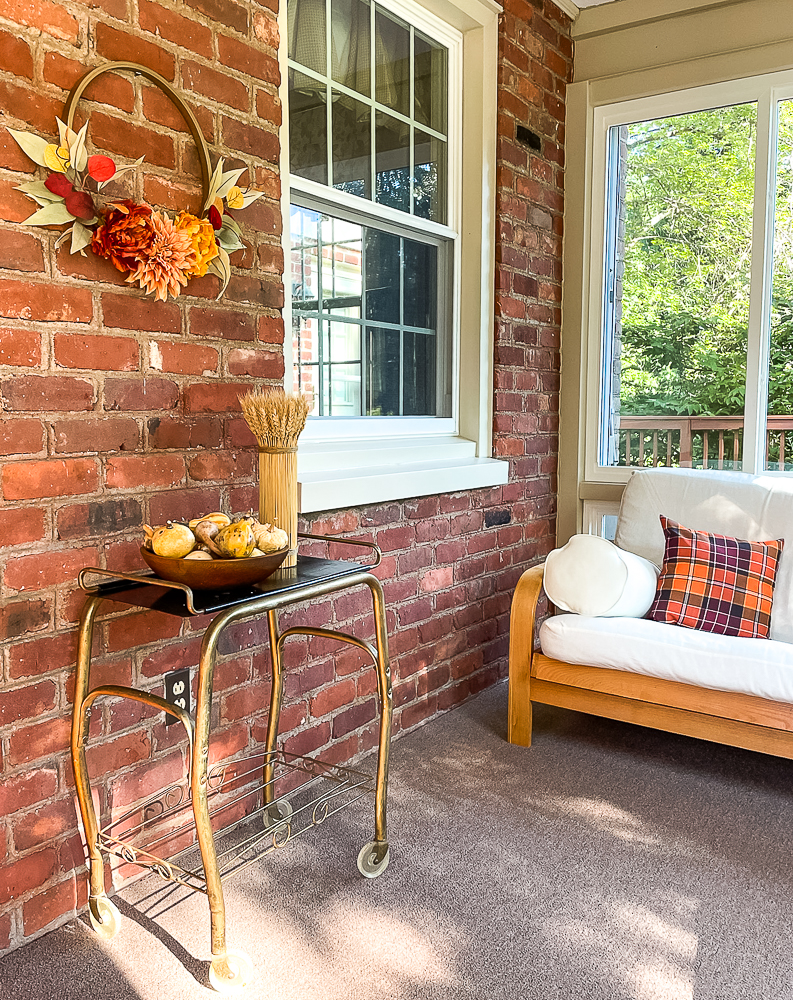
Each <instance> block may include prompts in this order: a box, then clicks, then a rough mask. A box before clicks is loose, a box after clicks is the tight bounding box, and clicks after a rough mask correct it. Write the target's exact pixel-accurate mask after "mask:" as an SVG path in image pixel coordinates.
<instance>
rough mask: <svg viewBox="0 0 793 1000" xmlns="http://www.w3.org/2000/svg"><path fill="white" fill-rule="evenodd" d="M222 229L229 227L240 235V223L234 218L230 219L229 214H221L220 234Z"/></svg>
mask: <svg viewBox="0 0 793 1000" xmlns="http://www.w3.org/2000/svg"><path fill="white" fill-rule="evenodd" d="M224 229H230V230H231V231H232V232H233V233H236V234H237V236H242V230H241V229H240V224H239V222H237V220H236V219H232V218H231V216H230V215H224V216H223V225H222V226H221V227H220V232H221V234H222V233H223V230H224Z"/></svg>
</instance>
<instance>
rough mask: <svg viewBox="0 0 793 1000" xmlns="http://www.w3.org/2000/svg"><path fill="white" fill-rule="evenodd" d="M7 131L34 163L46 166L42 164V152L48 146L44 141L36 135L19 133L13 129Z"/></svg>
mask: <svg viewBox="0 0 793 1000" xmlns="http://www.w3.org/2000/svg"><path fill="white" fill-rule="evenodd" d="M8 131H9V132H10V133H11V135H12V136H13V137H14V139H16V141H17V143H18V144H19V145H20V146H21V147H22V149H23V151H24V152H25V153H26V154H27V155H28V156H29V157H30V158H31V160H33V162H34V163H38V164H39V166H41V167H46V166H47V164H46V163H45V162H44V150H45V149H46V148H47V146H49V145H50V144H49V143H48V142H47V140H46V139H42V138H41V136H38V135H31V133H30V132H19V131H18V130H17V129H15V128H10V129H9V130H8Z"/></svg>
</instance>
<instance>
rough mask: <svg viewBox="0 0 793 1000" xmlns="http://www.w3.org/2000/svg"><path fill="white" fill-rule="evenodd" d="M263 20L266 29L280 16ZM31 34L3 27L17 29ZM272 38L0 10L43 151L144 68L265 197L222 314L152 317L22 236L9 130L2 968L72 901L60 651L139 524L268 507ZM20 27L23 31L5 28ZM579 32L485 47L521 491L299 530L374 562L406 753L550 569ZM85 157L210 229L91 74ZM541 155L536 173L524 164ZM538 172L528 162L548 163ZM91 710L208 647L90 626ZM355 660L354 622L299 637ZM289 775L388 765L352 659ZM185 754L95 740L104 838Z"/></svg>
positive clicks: (82, 7) (133, 87)
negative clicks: (357, 539) (83, 584)
mask: <svg viewBox="0 0 793 1000" xmlns="http://www.w3.org/2000/svg"><path fill="white" fill-rule="evenodd" d="M274 4H275V0H273V5H274ZM16 12H18V13H16ZM275 17H276V14H275V12H274V10H273V9H272V7H271V6H269V5H268V4H267V3H265V2H262V3H259V2H257V0H184V2H176V0H174V2H169V0H164V2H161V3H156V4H155V3H151V2H147V0H139V2H138V3H137V4H131V3H128V2H127V0H91V2H90V3H89V2H84V3H81V2H72V0H64V2H62V3H58V4H55V3H50V2H47V0H25V3H21V2H18V3H17V2H16V0H9V3H7V4H6V5H5V6H4V8H3V11H2V12H0V109H1V110H2V115H0V125H2V126H5V125H10V126H12V127H16V128H22V129H25V128H29V129H31V130H34V131H36V132H37V133H38V134H41V135H46V136H52V135H53V129H54V128H55V116H56V114H59V113H60V111H61V109H62V106H63V101H64V98H65V96H66V92H67V91H68V89H69V87H71V85H72V84H73V83H74V82H75V80H76V79H78V77H79V76H80V75H81V74H82V73H83V72H85V71H86V70H87V69H89V68H92V67H93V66H95V65H99V64H100V63H101V62H102V61H105V60H111V59H126V60H132V61H138V62H141V63H145V64H146V65H148V66H149V67H151V68H153V69H156V70H157V71H158V72H159V73H161V74H162V75H163V76H165V77H166V78H167V79H168V80H170V81H172V82H174V83H175V84H176V85H177V86H178V87H180V88H181V89H182V90H183V91H184V92H185V94H186V95H187V97H188V99H189V102H190V105H191V107H192V108H193V110H194V112H195V114H196V116H197V118H198V121H199V123H200V126H201V128H202V130H203V132H204V134H205V136H206V138H207V140H208V142H209V143H210V144H211V148H212V152H213V156H217V155H219V154H221V155H225V156H226V157H227V159H228V160H229V161H234V162H238V163H239V165H244V166H247V168H248V176H249V178H250V181H251V182H252V183H253V184H254V185H255V186H256V187H258V188H259V189H261V190H263V191H265V194H266V197H265V198H263V199H262V200H261V201H260V202H258V203H257V204H256V205H254V206H251V207H250V208H249V209H247V210H246V211H245V212H244V213H242V214H241V215H240V216H239V221H240V222H241V223H242V225H243V231H244V236H245V241H246V248H245V250H244V251H240V252H238V253H237V254H235V255H234V257H233V265H234V275H233V277H232V280H231V283H230V285H229V288H228V290H227V292H226V296H225V297H224V299H223V300H221V301H219V302H216V301H215V300H214V295H215V293H216V290H217V283H216V279H214V278H211V277H207V278H204V279H193V280H192V281H191V283H190V285H189V287H188V289H187V293H186V294H183V295H182V296H181V297H180V298H179V299H177V300H175V301H169V302H167V303H153V302H152V301H151V300H150V299H147V298H144V297H143V295H142V293H141V292H140V291H138V290H135V289H132V288H130V287H128V286H126V285H125V284H124V282H123V280H122V277H123V276H122V275H120V274H119V273H118V272H116V271H114V270H113V268H112V267H111V266H110V265H109V264H106V263H105V262H103V261H101V260H98V259H97V258H95V257H93V256H91V255H90V254H89V256H88V257H86V258H83V257H80V256H79V255H78V256H70V255H69V253H68V250H67V249H66V248H61V249H60V250H59V251H55V250H54V249H53V244H54V241H55V239H56V238H57V235H58V233H57V231H52V232H50V231H46V230H37V229H25V228H23V227H21V226H20V225H19V224H18V223H19V222H20V221H21V220H23V219H24V218H25V217H26V216H27V215H28V214H29V213H30V211H31V203H30V202H29V200H28V199H27V198H26V197H25V196H23V195H22V194H20V192H18V191H15V190H14V188H15V186H16V185H17V184H19V183H21V182H24V181H26V180H29V179H30V177H31V174H32V173H33V165H32V164H31V163H30V162H29V161H28V160H27V158H26V157H25V156H24V155H23V154H22V153H21V152H20V151H19V149H18V148H17V147H16V144H15V143H14V142H13V140H12V139H11V138H10V137H9V136H8V134H7V133H6V132H5V130H4V128H3V129H0V248H1V249H0V364H2V366H3V367H2V371H1V374H2V378H1V379H0V392H1V393H2V406H3V419H2V423H0V455H2V461H1V462H0V476H1V478H0V485H1V486H2V499H0V580H1V581H2V591H0V650H2V671H3V675H2V685H0V749H1V750H2V778H1V779H0V951H2V950H3V949H7V948H9V947H16V946H18V945H19V944H20V943H22V942H23V941H24V940H26V939H29V938H31V937H32V936H35V935H37V934H39V933H42V932H43V931H44V930H45V929H47V928H49V927H51V926H55V925H56V924H57V923H58V922H59V921H62V920H63V919H66V918H67V917H68V916H70V915H73V914H74V912H75V911H76V910H79V908H80V907H81V906H83V905H84V902H85V875H84V869H83V867H82V865H83V849H82V844H81V840H80V836H79V832H78V823H77V815H76V811H75V806H74V793H73V787H72V780H71V774H70V764H69V760H68V754H67V752H66V750H65V748H66V747H67V746H68V729H69V711H70V700H71V685H72V671H73V665H74V656H75V648H76V634H75V625H76V621H77V618H78V615H79V610H80V607H81V604H82V597H81V594H80V593H79V592H78V590H77V588H76V583H75V576H76V573H77V571H78V570H79V568H80V567H82V566H84V565H106V566H108V567H111V568H114V569H130V568H133V567H135V568H137V567H139V566H140V562H139V556H138V555H137V546H138V544H139V541H138V540H139V537H140V527H139V526H140V524H141V523H143V522H149V523H159V522H162V521H163V520H164V519H165V518H166V517H168V516H193V515H195V514H197V513H199V512H202V511H206V510H208V509H218V508H222V509H226V510H228V511H238V510H242V509H248V508H250V507H252V506H254V505H255V503H256V480H255V466H254V453H253V451H252V449H251V447H250V446H251V443H252V441H251V438H250V435H249V432H248V431H247V427H246V426H245V424H244V422H243V421H242V419H241V418H240V416H239V408H238V404H237V394H238V392H239V391H240V387H241V386H251V385H261V384H263V383H265V382H277V381H278V380H280V378H281V377H282V374H283V350H282V344H283V327H282V323H281V319H280V313H279V308H280V306H281V304H282V298H283V287H282V283H281V274H282V268H283V259H282V253H281V249H280V242H279V240H280V227H281V222H280V207H279V203H278V197H279V176H278V167H277V164H278V155H279V146H278V126H279V124H280V106H279V103H278V97H277V86H278V82H279V77H278V67H277V63H276V50H277V45H278V32H277V26H276V21H275ZM15 18H16V19H15ZM571 54H572V48H571V44H570V40H569V22H568V20H567V18H566V17H565V16H564V15H563V14H561V13H560V12H559V11H558V10H557V9H556V7H555V6H554V5H553V4H552V3H550V0H534V2H533V3H529V2H527V0H509V2H508V3H507V4H506V12H505V14H504V17H503V21H502V38H501V46H500V90H499V94H500V97H499V104H500V114H499V122H498V132H499V174H498V210H499V218H500V223H499V238H498V260H497V279H496V280H497V317H496V358H495V362H496V385H495V394H496V395H495V399H496V417H495V427H494V436H495V451H496V454H497V455H500V456H503V457H508V458H509V460H510V464H511V477H510V483H509V485H507V486H504V487H501V488H497V489H493V490H480V491H475V492H472V493H465V494H450V495H444V496H441V497H437V498H427V499H417V500H409V501H404V502H399V503H392V504H385V505H381V506H377V507H370V508H361V509H354V510H347V511H340V512H331V513H328V514H325V515H320V516H317V517H315V518H312V519H311V524H312V527H313V529H314V530H317V531H320V532H326V533H335V534H343V533H354V534H357V535H360V536H366V537H370V538H376V539H377V541H378V543H379V544H380V546H381V547H382V549H383V551H384V553H385V558H384V561H383V564H382V566H381V567H380V569H379V570H378V574H379V575H380V577H381V579H382V580H383V582H384V587H385V593H386V599H387V603H388V624H389V631H390V636H391V652H392V657H393V668H394V695H395V726H394V728H395V732H396V733H398V732H399V731H400V730H404V729H407V728H409V727H412V726H415V725H417V724H419V723H421V722H423V721H424V720H426V719H427V718H430V717H431V716H433V715H434V714H436V713H438V712H441V711H444V710H446V709H448V708H451V707H453V706H454V705H456V704H459V703H460V702H461V701H463V700H464V699H465V698H467V697H468V696H469V695H471V694H472V693H474V692H476V691H479V690H481V689H482V688H484V687H485V686H487V685H488V684H491V683H492V682H494V681H495V680H496V679H497V678H499V677H502V676H504V675H505V673H506V652H507V625H508V612H509V601H510V594H511V589H512V587H513V586H514V584H515V581H516V579H517V577H518V576H519V574H520V572H521V571H522V570H523V569H524V568H526V566H528V565H529V564H530V563H531V562H533V561H536V559H538V558H539V557H541V556H542V555H543V554H544V553H545V552H546V551H547V550H548V549H549V548H550V547H552V544H553V535H554V513H555V497H554V494H555V488H556V487H555V468H556V421H557V408H558V407H557V399H558V396H557V393H558V337H559V302H560V279H561V273H560V267H561V264H560V261H561V237H562V231H561V225H562V189H563V181H562V172H563V166H564V163H563V149H564V121H563V120H564V87H565V82H566V80H568V79H569V76H570V69H571ZM81 111H82V113H84V114H86V115H88V114H90V122H91V125H90V133H89V134H90V135H91V138H92V142H93V144H94V147H95V148H97V149H102V150H105V151H108V152H110V153H111V154H117V155H118V156H137V155H140V154H141V153H143V154H145V156H146V165H147V166H146V171H145V179H144V178H143V177H142V178H140V179H139V180H138V181H136V182H135V183H136V184H137V186H136V187H134V188H132V189H131V190H130V192H129V193H131V194H133V195H134V196H136V197H139V198H141V199H146V200H147V201H149V202H150V203H153V204H157V205H161V206H163V207H166V208H169V209H174V208H177V207H192V208H193V209H195V208H197V207H198V184H197V178H198V165H197V159H196V156H195V152H194V149H193V145H192V140H191V139H190V137H189V135H188V134H187V132H186V131H185V130H184V128H183V126H182V124H181V121H180V119H179V118H178V116H177V115H176V113H175V111H174V109H173V107H172V106H171V105H170V104H169V103H168V101H167V100H166V99H165V98H164V97H163V95H162V94H161V93H160V92H159V91H158V90H157V89H156V88H154V87H152V86H150V85H149V84H147V83H146V82H145V81H140V80H138V81H133V80H132V79H131V78H130V77H128V76H120V75H118V76H112V75H107V76H104V77H101V78H100V79H99V80H98V81H96V82H95V83H94V84H93V85H92V86H91V88H90V90H89V92H88V94H87V99H86V100H85V102H84V103H81ZM518 124H521V125H524V126H526V127H528V128H529V129H530V130H531V131H532V132H533V133H534V134H535V136H536V137H537V139H538V140H539V146H540V148H539V149H538V150H530V149H528V148H527V147H526V146H525V145H524V144H523V143H522V142H520V141H518V140H517V139H516V132H515V128H516V125H518ZM535 144H536V142H535ZM106 609H107V613H106V614H104V615H103V616H102V618H101V620H100V624H99V626H98V629H97V644H96V649H95V659H94V665H95V667H94V673H93V680H94V682H95V683H110V682H113V683H121V684H130V683H132V684H135V685H137V686H140V687H143V688H145V689H147V690H150V691H153V692H155V693H162V690H163V673H164V672H165V671H166V670H171V669H176V668H178V667H181V666H195V664H196V662H197V657H198V647H199V635H200V629H201V628H202V627H203V626H204V624H205V622H203V621H201V620H197V621H194V622H189V623H187V624H185V625H184V627H182V626H181V623H180V622H179V621H177V620H175V619H169V618H166V617H164V616H159V615H148V616H145V617H144V616H143V615H141V614H138V613H135V612H129V611H125V610H124V609H123V608H121V607H119V606H118V605H112V604H108V605H106ZM297 617H299V618H300V620H301V621H304V622H305V621H310V622H312V623H314V624H322V625H325V624H342V623H343V625H344V628H345V629H347V630H353V631H357V630H359V629H361V630H363V631H366V632H367V634H371V633H370V631H367V630H370V628H371V626H370V624H369V621H368V618H367V601H366V598H365V596H364V595H363V594H361V595H359V594H357V593H349V594H346V595H340V596H339V597H338V598H337V599H336V600H334V601H326V602H324V603H319V604H315V605H312V607H311V608H310V609H308V610H304V611H303V612H301V613H300V614H299V615H295V614H294V613H292V614H290V615H284V616H283V618H284V624H289V621H290V620H292V619H297ZM265 639H266V636H265V629H264V628H263V627H262V626H261V625H260V624H257V623H245V624H243V625H238V626H235V627H234V628H232V629H231V630H229V632H228V634H227V636H226V637H225V639H224V641H223V644H222V646H221V656H220V661H219V665H218V669H217V674H216V678H217V684H216V692H217V695H216V713H215V714H216V718H215V728H214V735H213V749H212V754H213V757H214V758H219V757H221V756H227V755H231V754H234V753H238V752H242V751H243V750H245V749H246V748H247V749H250V748H252V747H255V746H257V745H259V744H261V742H262V741H263V739H264V728H265V724H266V711H265V706H266V704H267V697H268V684H269V660H268V654H267V650H266V644H265ZM287 663H288V666H289V673H288V679H287V701H286V707H285V709H284V717H283V723H284V725H283V730H284V734H285V737H286V746H287V748H288V749H293V750H297V751H299V752H306V751H314V750H319V751H321V752H322V753H323V754H324V755H326V756H330V757H331V758H332V759H335V760H338V761H341V760H345V759H349V758H351V757H353V756H355V755H356V754H359V753H360V752H362V751H364V750H367V749H369V748H370V747H372V746H373V744H374V742H375V734H376V718H375V716H376V704H375V677H374V672H373V671H372V670H371V668H370V667H368V666H363V664H362V661H361V659H360V657H359V656H358V654H357V653H355V652H354V651H344V652H343V653H341V654H339V653H338V651H337V648H334V647H332V646H331V645H329V644H328V643H326V642H324V641H321V640H295V641H293V642H292V643H290V644H289V645H288V646H287ZM178 728H179V727H169V728H166V727H165V726H164V724H163V721H162V717H161V716H159V715H157V714H154V713H151V712H149V711H148V710H146V709H144V708H143V707H142V706H138V705H135V704H133V703H126V702H113V701H105V702H104V703H103V705H102V707H101V708H100V709H98V710H96V711H94V713H93V719H92V726H91V742H90V749H89V766H91V767H92V773H93V774H94V775H95V777H96V779H97V787H98V790H99V796H100V805H101V808H102V810H103V813H104V815H105V816H108V815H110V814H111V813H112V812H117V811H118V810H119V809H121V808H122V807H124V806H126V805H127V804H129V803H131V802H133V801H135V800H137V799H138V798H140V797H141V795H143V794H146V793H147V792H148V791H149V790H150V789H152V788H154V787H160V786H161V785H163V784H165V783H168V782H169V781H171V780H174V779H175V778H177V777H178V776H179V775H180V773H181V771H182V768H183V765H184V753H185V747H184V742H183V741H180V739H179V733H178Z"/></svg>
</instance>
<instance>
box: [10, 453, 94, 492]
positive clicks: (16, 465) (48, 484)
mask: <svg viewBox="0 0 793 1000" xmlns="http://www.w3.org/2000/svg"><path fill="white" fill-rule="evenodd" d="M98 485H99V471H98V469H97V466H96V461H95V460H94V459H92V458H67V459H59V460H58V459H49V460H46V461H38V462H13V463H10V464H8V465H6V466H5V468H4V469H3V496H4V497H5V498H6V500H39V499H41V498H42V497H63V496H73V495H76V494H79V493H93V492H94V490H96V489H97V487H98Z"/></svg>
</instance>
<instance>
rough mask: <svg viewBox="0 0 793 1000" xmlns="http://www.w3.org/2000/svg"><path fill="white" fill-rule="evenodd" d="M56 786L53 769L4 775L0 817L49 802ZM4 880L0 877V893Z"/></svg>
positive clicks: (54, 770) (56, 779) (0, 793)
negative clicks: (39, 803)
mask: <svg viewBox="0 0 793 1000" xmlns="http://www.w3.org/2000/svg"><path fill="white" fill-rule="evenodd" d="M57 786H58V772H57V770H56V769H55V768H54V767H39V768H35V769H32V770H31V769H30V768H27V769H26V770H25V771H23V772H22V773H21V774H17V775H13V776H11V775H4V777H3V780H2V782H0V816H11V815H12V814H13V813H15V812H17V811H18V810H20V809H26V808H27V807H28V806H33V805H36V803H38V802H46V801H49V800H50V799H51V798H52V797H53V796H54V795H55V789H56V788H57ZM3 885H4V879H3V878H2V877H0V893H2V891H3Z"/></svg>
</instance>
